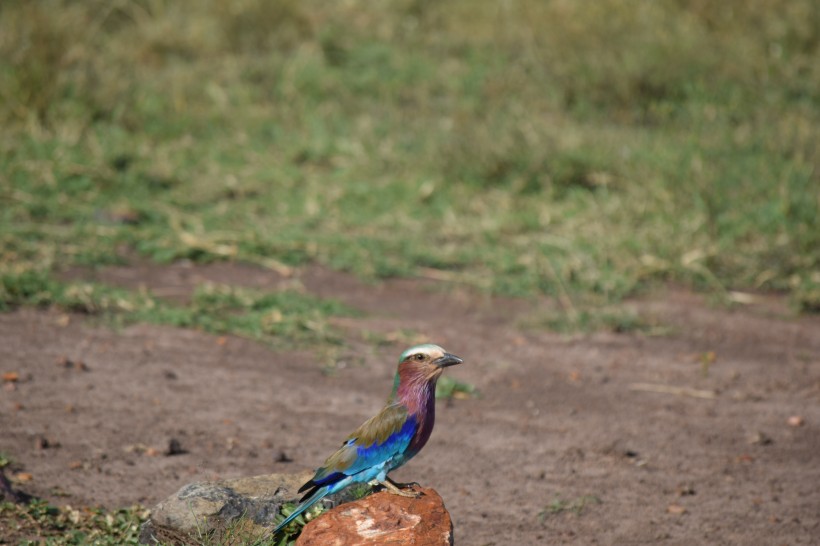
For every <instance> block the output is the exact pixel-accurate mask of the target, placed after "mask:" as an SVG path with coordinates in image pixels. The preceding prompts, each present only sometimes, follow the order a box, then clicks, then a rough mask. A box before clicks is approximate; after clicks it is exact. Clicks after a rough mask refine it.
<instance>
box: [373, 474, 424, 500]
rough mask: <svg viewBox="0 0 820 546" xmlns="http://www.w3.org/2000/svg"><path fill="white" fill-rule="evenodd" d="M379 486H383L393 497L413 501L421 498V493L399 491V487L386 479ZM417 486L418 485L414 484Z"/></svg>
mask: <svg viewBox="0 0 820 546" xmlns="http://www.w3.org/2000/svg"><path fill="white" fill-rule="evenodd" d="M381 485H383V486H384V488H385V489H387V490H388V491H389V492H391V493H392V494H394V495H399V496H401V497H409V498H413V499H417V498H419V497H420V496H421V493H417V492H415V491H404V490H403V489H399V487H398V486H397V485H396V484H395V483H394V482H393V481H392V480H390V479H387V480H385V481H383V482H381ZM416 485H418V484H416Z"/></svg>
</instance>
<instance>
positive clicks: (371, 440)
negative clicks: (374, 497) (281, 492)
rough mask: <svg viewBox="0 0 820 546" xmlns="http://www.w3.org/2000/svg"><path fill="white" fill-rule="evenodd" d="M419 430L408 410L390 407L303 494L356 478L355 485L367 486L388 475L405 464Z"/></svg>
mask: <svg viewBox="0 0 820 546" xmlns="http://www.w3.org/2000/svg"><path fill="white" fill-rule="evenodd" d="M416 428H417V427H416V418H415V416H413V415H409V414H408V413H407V408H405V407H404V406H402V405H399V404H393V405H390V406H387V407H386V408H384V409H383V410H382V411H380V412H379V413H378V414H376V415H375V416H374V417H372V418H371V419H369V420H368V421H367V422H365V423H364V424H363V425H362V426H360V427H359V428H358V429H356V431H355V432H354V433H353V434H351V435H350V437H349V438H348V439H347V440H346V441H345V443H344V444H342V447H341V448H339V449H338V451H336V453H334V454H333V455H331V456H330V457H328V459H327V461H325V464H324V465H323V466H322V467H321V468H319V469H318V470H317V471H316V474H315V475H314V476H313V479H312V480H310V481H308V482H307V483H306V484H305V485H303V486H302V487H301V488H300V489H299V492H300V493H301V492H303V491H306V490H309V491H308V492H307V493H306V494H305V497H309V496H310V495H311V494H312V490H313V489H315V488H319V487H324V486H329V485H332V484H335V483H337V482H340V481H342V480H345V479H346V478H350V477H353V478H354V479H353V481H356V482H367V481H370V480H372V479H373V478H375V477H376V475H378V473H379V472H380V471H381V470H382V469H384V471H385V473H386V472H388V471H390V469H391V468H395V467H396V466H398V464H400V463H401V459H402V458H403V454H404V452H405V451H406V450H407V446H408V445H409V444H410V440H412V438H413V435H414V434H415V433H416ZM389 463H393V464H389ZM388 464H389V466H387V468H385V466H386V465H388Z"/></svg>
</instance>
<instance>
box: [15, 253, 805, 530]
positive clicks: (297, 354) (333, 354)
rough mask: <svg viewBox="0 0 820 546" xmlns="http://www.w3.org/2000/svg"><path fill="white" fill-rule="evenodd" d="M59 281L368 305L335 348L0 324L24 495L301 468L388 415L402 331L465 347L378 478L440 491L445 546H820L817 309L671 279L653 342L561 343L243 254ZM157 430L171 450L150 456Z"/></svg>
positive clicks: (437, 294) (497, 305)
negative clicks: (426, 431) (251, 290)
mask: <svg viewBox="0 0 820 546" xmlns="http://www.w3.org/2000/svg"><path fill="white" fill-rule="evenodd" d="M70 275H73V276H74V277H85V278H92V277H93V278H96V279H99V280H102V281H105V282H108V283H112V284H117V285H121V286H129V287H137V286H144V287H145V288H146V289H149V290H152V291H154V292H155V293H157V294H159V295H162V296H164V297H169V298H172V299H179V300H184V299H185V298H187V297H188V296H189V295H190V293H191V291H192V289H193V288H194V286H195V285H196V284H197V283H199V282H202V281H205V280H212V281H217V282H224V283H231V284H236V285H243V286H254V287H257V288H261V289H277V288H280V287H281V286H283V285H284V284H301V285H302V286H304V287H305V289H306V290H307V291H309V292H311V293H314V294H317V295H320V296H324V297H334V298H337V299H340V300H342V301H344V302H346V303H348V304H349V305H351V306H353V307H356V308H358V309H361V310H362V311H363V312H364V314H363V316H362V317H360V318H346V319H339V320H337V321H336V325H337V326H338V327H340V328H342V329H343V331H344V332H345V336H346V342H347V344H346V345H345V346H344V347H343V348H340V349H338V350H336V351H328V350H327V349H321V350H315V351H313V350H303V351H276V350H273V349H271V348H270V347H268V346H266V345H264V344H261V343H256V342H252V341H248V340H245V339H241V338H237V337H231V336H228V337H218V336H212V335H207V334H204V333H201V332H196V331H190V330H181V329H175V328H169V327H157V326H146V325H136V326H130V327H126V328H123V329H122V330H119V331H116V330H114V329H112V328H110V327H108V326H105V325H102V324H99V323H97V322H96V321H95V320H94V319H93V318H92V319H89V318H88V317H82V316H78V315H64V314H61V313H58V312H54V311H35V310H31V309H24V310H20V311H15V312H12V313H7V314H2V315H0V372H12V371H14V372H18V373H19V376H20V377H19V380H18V381H17V382H16V383H14V384H13V386H8V385H9V382H6V384H5V386H3V388H2V390H0V451H2V452H4V453H6V454H7V455H9V456H11V457H12V458H13V459H14V460H15V461H17V465H16V467H15V469H14V470H15V472H25V473H29V474H31V478H32V479H31V480H30V481H26V482H23V483H18V484H17V487H19V488H21V489H23V490H25V491H26V492H28V493H31V494H34V495H38V496H42V497H45V498H47V499H50V500H51V501H53V502H55V503H58V504H61V505H62V504H71V505H73V506H82V505H104V506H106V507H110V508H114V507H119V506H127V505H132V504H134V503H142V504H143V505H147V506H151V505H152V504H154V503H156V502H158V501H160V500H161V499H163V498H165V497H166V496H168V495H170V494H171V493H173V492H174V491H175V490H176V489H178V488H179V487H180V486H182V485H184V484H186V483H189V482H192V481H197V480H210V479H214V478H217V477H219V478H228V477H238V476H248V475H255V474H265V473H270V472H295V471H298V470H303V469H305V468H313V467H315V466H317V465H319V464H320V463H321V462H322V461H323V460H324V458H325V457H326V456H327V455H328V454H329V453H330V452H331V451H332V450H333V449H335V447H336V446H337V445H338V442H339V441H340V440H341V439H342V438H344V436H345V435H346V434H347V433H348V432H349V431H350V430H352V429H353V428H355V427H356V426H357V425H359V424H360V423H361V422H362V421H363V420H364V419H366V418H367V417H369V416H370V415H372V414H373V413H374V412H375V411H377V410H378V409H379V408H380V407H381V405H382V404H383V402H384V399H385V397H386V396H387V394H388V391H389V389H390V386H391V381H392V377H393V373H394V370H395V362H396V359H397V357H398V355H399V353H400V352H401V351H402V350H403V349H404V348H406V345H408V344H409V342H410V341H414V340H415V339H408V338H414V337H415V334H408V332H415V333H416V334H418V337H419V338H424V339H427V340H430V341H432V342H436V343H439V344H441V345H443V346H445V347H446V348H447V349H448V350H450V351H452V352H454V353H456V354H458V355H460V356H462V357H463V358H464V359H465V364H464V365H462V366H458V367H456V368H452V369H450V370H448V373H449V374H452V375H453V376H454V377H456V378H458V379H459V380H462V381H466V382H470V383H473V384H475V385H476V386H477V387H478V389H479V390H480V391H481V397H479V398H475V399H468V400H453V401H451V402H442V401H440V403H439V408H438V422H437V425H436V430H435V432H434V433H433V437H432V439H431V440H430V443H429V444H428V445H427V447H426V448H425V450H424V451H423V452H422V453H421V454H419V455H418V456H417V457H416V458H415V459H414V460H413V461H412V462H410V463H409V464H408V465H406V466H405V467H404V468H402V469H401V470H400V471H399V472H397V474H396V476H394V477H395V478H396V479H398V480H400V481H418V482H420V483H421V484H423V485H424V486H429V487H434V488H435V489H436V490H437V491H438V492H439V493H440V494H441V495H442V497H443V498H444V500H445V503H446V505H447V507H448V509H449V510H450V513H451V515H452V518H453V521H454V524H455V534H456V541H457V543H459V544H470V545H472V544H497V545H506V544H569V543H572V544H642V543H662V544H687V545H688V544H789V545H791V544H818V543H820V434H818V432H820V317H816V316H814V317H801V318H794V317H791V316H790V315H789V313H788V311H787V309H786V308H785V306H784V305H783V304H782V302H780V301H779V300H778V299H777V298H775V297H757V298H755V301H754V303H753V304H750V305H744V306H742V307H738V308H734V309H725V308H714V307H712V306H710V305H708V303H707V302H705V301H704V299H703V298H702V297H700V296H697V295H693V294H691V293H687V292H685V291H681V290H675V289H668V290H666V291H664V292H663V293H656V294H654V295H653V296H651V297H647V298H646V299H642V300H641V301H635V302H630V303H629V305H631V306H633V307H634V308H635V309H636V310H637V311H638V312H639V313H640V314H641V315H642V316H644V317H648V318H649V319H650V320H651V321H653V322H655V323H657V324H659V325H662V326H663V327H664V333H663V335H648V334H645V333H639V332H628V333H597V334H593V335H576V336H565V335H559V334H555V333H551V332H548V331H545V330H544V329H535V328H532V327H528V326H526V324H527V323H528V321H529V320H530V319H531V318H532V316H533V314H534V313H535V314H537V313H538V312H539V310H540V309H542V307H543V306H546V305H549V303H548V302H542V301H522V300H507V299H499V298H493V297H488V296H485V295H481V294H476V293H473V292H470V291H466V290H461V289H454V288H452V287H450V286H446V285H441V284H438V283H436V282H434V281H428V280H395V281H388V282H385V283H382V284H378V285H369V284H366V283H362V282H361V281H359V280H357V279H355V278H354V277H351V276H349V275H345V274H340V273H334V272H330V271H327V270H324V269H320V268H308V269H307V270H304V271H300V272H297V274H296V275H295V276H294V277H291V278H283V277H280V276H278V275H276V274H275V273H272V272H269V271H266V270H262V269H258V268H255V267H250V266H244V265H238V264H217V265H210V266H190V265H174V266H170V267H160V266H154V265H137V266H132V267H117V268H108V269H103V270H100V271H97V272H89V271H74V272H71V273H70ZM367 332H371V333H377V334H379V338H381V339H388V340H390V339H396V340H397V341H395V342H391V343H381V344H375V343H374V342H373V339H376V337H375V336H372V335H367ZM712 353H713V354H712ZM328 359H330V360H331V361H332V362H333V363H335V364H336V366H335V372H334V373H330V374H329V373H327V366H326V364H327V362H328ZM80 363H82V365H81V364H80ZM792 417H799V418H800V419H792V422H791V424H790V423H789V419H790V418H792ZM795 425H797V426H795ZM172 440H175V441H176V442H177V443H178V445H179V447H181V449H182V450H183V451H184V453H181V454H175V455H166V451H167V450H168V447H169V444H170V443H171V441H172ZM2 534H3V530H2V529H0V535H2Z"/></svg>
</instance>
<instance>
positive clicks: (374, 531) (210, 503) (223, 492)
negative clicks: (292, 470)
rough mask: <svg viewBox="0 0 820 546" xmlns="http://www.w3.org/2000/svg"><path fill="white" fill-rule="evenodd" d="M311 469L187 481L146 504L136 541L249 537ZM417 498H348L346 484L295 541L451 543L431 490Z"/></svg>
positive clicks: (293, 496)
mask: <svg viewBox="0 0 820 546" xmlns="http://www.w3.org/2000/svg"><path fill="white" fill-rule="evenodd" d="M311 477H313V473H312V472H302V473H299V474H268V475H265V476H254V477H250V478H237V479H232V480H220V481H215V482H198V483H192V484H188V485H186V486H184V487H182V488H181V489H180V490H179V491H177V492H176V493H174V494H173V495H171V496H170V497H168V498H167V499H165V500H164V501H162V502H160V503H159V504H158V505H156V506H155V507H154V508H153V509H152V510H151V517H150V519H149V520H148V521H147V522H145V524H143V526H142V529H141V531H140V543H141V544H152V545H153V544H157V543H160V544H169V545H171V544H173V545H177V544H192V543H193V544H199V543H202V542H207V543H208V544H211V543H213V544H221V543H223V542H225V543H226V544H227V543H231V544H233V543H237V544H238V543H242V544H244V543H245V542H243V540H244V541H246V542H249V543H255V542H256V541H259V540H261V539H262V538H264V537H268V536H269V533H270V531H271V529H272V528H273V525H274V520H275V517H276V515H277V514H278V513H279V511H280V509H281V507H282V505H283V504H284V503H287V502H296V501H297V500H298V499H299V498H300V497H301V495H300V494H299V493H298V492H297V491H298V489H299V487H300V486H301V485H302V484H303V483H305V482H306V481H307V480H309V479H310V478H311ZM416 491H418V492H420V493H422V495H421V496H420V497H419V498H417V499H413V498H408V497H402V496H399V495H393V494H391V493H387V492H379V493H375V494H372V495H369V496H367V497H365V498H363V499H360V500H356V501H352V502H348V501H351V499H352V495H353V494H352V492H351V491H350V490H349V489H348V490H345V491H342V492H340V493H337V494H336V495H331V496H329V497H327V498H326V499H324V500H323V503H325V505H329V506H336V508H333V509H331V510H329V511H328V512H325V513H324V514H322V515H321V516H319V517H317V518H316V519H315V520H313V521H311V522H310V523H309V524H308V525H306V526H305V528H304V530H303V531H302V535H301V536H300V537H299V541H298V542H297V544H310V545H318V544H384V543H385V542H386V543H395V544H417V545H421V544H452V543H453V524H452V522H451V521H450V515H449V514H448V513H447V510H446V509H445V508H444V503H443V502H442V500H441V497H440V496H439V495H438V493H436V492H435V490H433V489H421V488H417V489H416Z"/></svg>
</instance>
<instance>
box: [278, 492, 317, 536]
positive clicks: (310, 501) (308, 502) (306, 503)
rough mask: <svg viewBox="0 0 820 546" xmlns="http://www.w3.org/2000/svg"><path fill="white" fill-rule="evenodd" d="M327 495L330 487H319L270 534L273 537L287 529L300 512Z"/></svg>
mask: <svg viewBox="0 0 820 546" xmlns="http://www.w3.org/2000/svg"><path fill="white" fill-rule="evenodd" d="M328 493H330V487H320V488H319V489H317V490H316V491H315V492H314V493H313V494H312V495H311V496H310V498H308V499H306V500H303V501H302V502H300V503H299V506H297V507H296V509H295V510H294V511H293V513H292V514H291V515H289V516H288V517H286V518H285V520H284V521H283V522H282V523H280V524H279V525H277V526H276V529H274V530H273V533H272V534H274V535H275V534H276V533H278V532H279V531H281V530H282V529H284V528H285V527H287V525H288V524H289V523H290V522H291V521H293V520H294V519H296V518H298V517H299V514H301V513H302V512H304V511H305V510H307V509H308V508H310V507H311V506H313V505H314V504H316V503H317V502H319V501H320V500H322V499H323V498H324V497H325V496H327V494H328Z"/></svg>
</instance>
